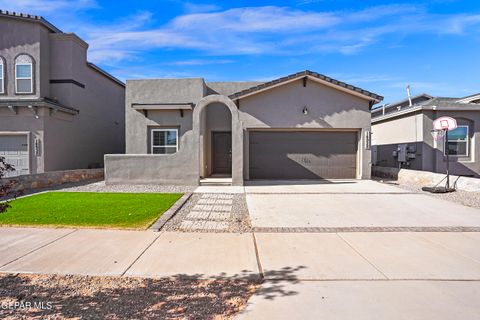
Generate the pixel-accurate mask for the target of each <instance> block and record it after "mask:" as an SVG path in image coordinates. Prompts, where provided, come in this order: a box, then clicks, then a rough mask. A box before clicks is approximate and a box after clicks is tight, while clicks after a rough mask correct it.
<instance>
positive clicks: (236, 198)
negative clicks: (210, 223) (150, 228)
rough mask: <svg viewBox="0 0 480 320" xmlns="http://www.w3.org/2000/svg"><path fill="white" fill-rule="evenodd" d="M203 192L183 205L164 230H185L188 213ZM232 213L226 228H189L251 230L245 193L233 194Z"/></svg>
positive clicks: (233, 230)
mask: <svg viewBox="0 0 480 320" xmlns="http://www.w3.org/2000/svg"><path fill="white" fill-rule="evenodd" d="M202 195H204V194H202V193H194V194H193V195H192V196H191V197H190V199H189V200H188V201H187V202H186V203H185V204H184V205H183V207H182V208H181V209H180V210H179V211H178V212H177V213H176V214H175V216H173V218H172V219H170V220H169V221H168V222H167V223H166V224H165V226H164V227H163V228H162V231H184V230H182V228H181V224H182V222H183V221H185V220H188V218H187V215H188V214H189V213H190V212H191V211H192V209H193V207H194V206H195V205H196V204H197V203H198V201H199V200H200V199H201V198H202ZM232 200H233V201H232V211H231V215H230V217H229V218H228V220H226V221H225V222H227V223H228V228H227V229H226V230H215V229H213V230H204V229H201V230H189V231H188V232H192V231H193V232H235V233H242V232H251V230H252V227H251V224H250V216H249V214H248V208H247V202H246V199H245V194H243V193H239V194H233V198H232Z"/></svg>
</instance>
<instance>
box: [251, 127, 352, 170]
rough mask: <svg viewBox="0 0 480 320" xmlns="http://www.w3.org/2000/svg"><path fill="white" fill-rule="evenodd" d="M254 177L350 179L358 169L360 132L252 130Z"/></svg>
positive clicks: (252, 166) (252, 167)
mask: <svg viewBox="0 0 480 320" xmlns="http://www.w3.org/2000/svg"><path fill="white" fill-rule="evenodd" d="M249 141H250V150H249V168H250V179H346V178H353V179H354V178H355V177H356V172H357V168H356V166H357V133H356V132H347V131H250V134H249Z"/></svg>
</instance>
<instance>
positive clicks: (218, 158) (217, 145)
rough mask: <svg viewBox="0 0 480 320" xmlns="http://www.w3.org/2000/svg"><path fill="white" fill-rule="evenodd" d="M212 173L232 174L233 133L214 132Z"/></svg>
mask: <svg viewBox="0 0 480 320" xmlns="http://www.w3.org/2000/svg"><path fill="white" fill-rule="evenodd" d="M212 159H213V160H212V166H213V168H212V173H213V174H232V133H231V132H212Z"/></svg>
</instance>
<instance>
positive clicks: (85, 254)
mask: <svg viewBox="0 0 480 320" xmlns="http://www.w3.org/2000/svg"><path fill="white" fill-rule="evenodd" d="M0 265H1V268H0V272H8V273H40V274H51V273H55V274H79V275H95V276H98V275H102V276H104V275H116V276H121V275H128V276H141V277H166V276H188V277H194V278H217V277H259V276H260V274H259V269H258V264H257V259H256V255H255V248H254V242H253V236H252V234H233V233H216V234H200V233H174V232H162V233H155V232H151V231H119V230H88V229H80V230H72V229H36V228H0Z"/></svg>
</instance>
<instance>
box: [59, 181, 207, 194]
mask: <svg viewBox="0 0 480 320" xmlns="http://www.w3.org/2000/svg"><path fill="white" fill-rule="evenodd" d="M196 188H197V187H196V186H161V185H106V184H105V181H99V182H94V183H89V184H84V185H64V186H62V188H59V189H57V190H58V191H71V192H127V193H145V192H155V193H187V192H193V191H194V190H195V189H196Z"/></svg>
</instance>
